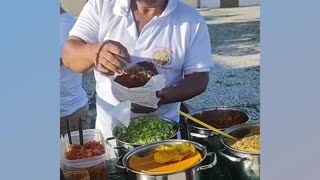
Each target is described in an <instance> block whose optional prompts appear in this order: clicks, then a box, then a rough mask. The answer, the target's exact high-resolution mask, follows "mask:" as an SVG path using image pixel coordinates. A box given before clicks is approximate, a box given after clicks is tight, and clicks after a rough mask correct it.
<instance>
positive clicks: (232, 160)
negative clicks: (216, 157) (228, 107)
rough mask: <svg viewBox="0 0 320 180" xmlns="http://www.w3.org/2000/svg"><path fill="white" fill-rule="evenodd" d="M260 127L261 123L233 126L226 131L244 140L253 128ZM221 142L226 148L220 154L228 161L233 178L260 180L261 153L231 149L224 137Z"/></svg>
mask: <svg viewBox="0 0 320 180" xmlns="http://www.w3.org/2000/svg"><path fill="white" fill-rule="evenodd" d="M255 127H259V128H260V123H259V122H250V123H247V124H241V125H237V126H233V127H231V128H228V129H226V130H225V132H226V133H228V134H231V135H233V136H234V137H237V138H242V137H243V136H244V135H245V134H247V133H248V132H249V131H250V129H251V128H255ZM220 141H221V143H222V144H223V146H224V147H225V148H224V149H222V150H219V154H220V155H221V156H222V157H224V158H225V159H226V160H227V166H228V169H229V171H230V173H231V175H232V176H233V177H237V179H239V180H246V179H250V178H251V179H259V178H260V153H250V152H245V151H240V150H237V149H234V148H232V147H230V146H229V145H228V144H227V143H226V141H225V139H224V138H223V137H220Z"/></svg>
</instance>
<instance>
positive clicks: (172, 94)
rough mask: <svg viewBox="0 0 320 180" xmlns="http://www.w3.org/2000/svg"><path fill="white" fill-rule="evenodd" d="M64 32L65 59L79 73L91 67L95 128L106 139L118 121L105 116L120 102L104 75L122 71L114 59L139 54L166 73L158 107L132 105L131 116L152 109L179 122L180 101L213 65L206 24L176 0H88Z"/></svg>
mask: <svg viewBox="0 0 320 180" xmlns="http://www.w3.org/2000/svg"><path fill="white" fill-rule="evenodd" d="M69 35H70V37H69V39H68V41H67V42H66V45H65V48H64V64H66V66H68V67H69V68H71V69H72V70H74V71H76V72H79V73H82V72H85V71H88V70H90V69H92V68H94V74H95V78H96V92H97V121H96V128H98V129H101V130H102V132H103V134H104V136H105V138H107V137H110V136H112V128H113V127H114V126H115V125H116V124H117V123H118V122H117V121H116V120H114V118H112V117H111V115H110V112H111V110H112V109H113V108H114V107H115V106H116V105H117V104H118V103H119V102H118V101H117V100H116V99H115V97H114V96H113V94H112V90H111V83H110V79H109V77H110V76H113V75H117V74H121V73H122V72H123V69H124V67H125V63H123V62H122V61H121V60H119V59H124V60H125V61H128V62H129V61H134V58H132V57H140V58H144V59H146V60H148V61H150V62H153V63H155V64H156V67H157V69H158V71H159V73H160V74H164V76H165V78H166V87H165V88H164V89H163V90H161V91H158V92H155V93H156V94H157V96H158V97H159V98H160V99H161V100H160V102H159V108H158V109H152V108H146V107H141V106H134V108H133V109H132V112H133V113H132V117H136V116H143V115H146V114H151V115H159V116H162V117H166V118H169V119H172V120H175V121H178V120H179V115H178V114H177V112H176V111H177V109H179V108H180V102H182V101H185V100H188V99H190V98H193V97H195V96H197V95H199V94H201V93H203V92H204V91H205V89H206V87H207V84H208V79H209V71H210V68H211V67H212V65H213V63H212V58H211V47H210V38H209V33H208V29H207V25H206V23H205V20H204V19H203V17H202V16H201V15H200V14H199V13H198V12H197V11H196V10H194V9H193V8H191V7H189V6H188V5H186V4H184V3H182V2H180V1H179V0H89V1H88V3H87V4H86V5H85V6H84V8H83V10H82V12H81V14H80V16H79V18H78V20H77V22H76V24H75V26H74V27H73V29H72V30H71V31H70V34H69Z"/></svg>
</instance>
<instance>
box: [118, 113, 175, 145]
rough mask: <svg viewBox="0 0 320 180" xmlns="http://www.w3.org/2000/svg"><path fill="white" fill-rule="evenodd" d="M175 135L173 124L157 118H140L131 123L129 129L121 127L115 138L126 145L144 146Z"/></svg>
mask: <svg viewBox="0 0 320 180" xmlns="http://www.w3.org/2000/svg"><path fill="white" fill-rule="evenodd" d="M175 133H176V128H175V127H174V124H173V123H170V122H167V121H165V120H161V119H160V118H157V117H141V118H138V119H135V120H133V121H131V122H130V125H129V127H125V126H121V127H120V128H119V129H118V132H117V135H116V136H117V138H118V139H119V140H121V141H124V142H126V143H133V144H139V145H145V144H150V143H154V142H158V141H161V140H166V139H169V138H171V137H172V136H174V134H175Z"/></svg>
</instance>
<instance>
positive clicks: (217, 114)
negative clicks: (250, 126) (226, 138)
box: [185, 107, 251, 138]
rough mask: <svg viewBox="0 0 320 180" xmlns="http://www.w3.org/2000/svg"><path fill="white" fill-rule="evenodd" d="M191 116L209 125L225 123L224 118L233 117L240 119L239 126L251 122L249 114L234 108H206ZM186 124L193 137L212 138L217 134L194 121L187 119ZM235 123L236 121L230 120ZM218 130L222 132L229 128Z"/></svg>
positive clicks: (192, 113)
mask: <svg viewBox="0 0 320 180" xmlns="http://www.w3.org/2000/svg"><path fill="white" fill-rule="evenodd" d="M189 114H190V115H191V116H193V117H195V118H197V119H199V120H200V121H202V122H205V123H207V124H209V125H211V124H213V123H214V122H223V121H227V120H226V119H225V118H224V117H231V118H238V121H239V123H238V124H245V123H247V122H249V121H250V119H251V117H250V115H249V113H248V112H246V111H245V110H242V109H239V108H233V107H213V108H206V109H202V110H200V111H196V112H191V113H189ZM185 121H186V123H187V124H188V129H189V132H190V136H191V137H198V138H207V137H210V136H214V135H215V133H214V132H212V131H211V130H209V129H207V128H205V127H201V126H200V125H195V124H194V123H193V122H192V121H190V120H188V119H185ZM230 121H234V119H232V120H230ZM238 124H234V125H238ZM232 126H233V125H232ZM229 127H231V126H228V127H224V128H218V127H216V128H218V129H219V130H221V131H224V130H225V129H227V128H229Z"/></svg>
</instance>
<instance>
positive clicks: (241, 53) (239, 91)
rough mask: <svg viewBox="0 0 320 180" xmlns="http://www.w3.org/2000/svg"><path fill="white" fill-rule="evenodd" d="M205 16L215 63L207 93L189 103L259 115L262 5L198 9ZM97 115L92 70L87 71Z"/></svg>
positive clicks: (200, 106) (196, 108) (254, 116)
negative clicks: (233, 108) (225, 107)
mask: <svg viewBox="0 0 320 180" xmlns="http://www.w3.org/2000/svg"><path fill="white" fill-rule="evenodd" d="M198 11H199V12H200V13H201V15H202V16H203V17H204V18H205V19H206V22H207V24H208V29H209V33H210V39H211V44H212V57H213V59H214V62H215V66H214V67H213V69H212V71H211V72H210V82H209V85H208V88H207V90H206V92H205V93H203V94H202V95H200V96H198V97H195V98H193V99H191V100H189V101H187V103H188V104H189V105H191V106H192V108H193V109H194V110H198V109H201V108H204V107H215V106H236V107H240V108H243V109H245V110H247V111H249V113H250V114H251V116H252V119H254V120H259V119H260V7H259V6H256V7H242V8H227V9H198ZM83 81H84V87H85V89H86V90H87V92H88V96H89V98H90V103H92V107H93V109H92V110H91V113H92V116H95V109H94V98H93V95H94V87H95V82H94V78H93V76H92V74H87V75H84V78H83Z"/></svg>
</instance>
